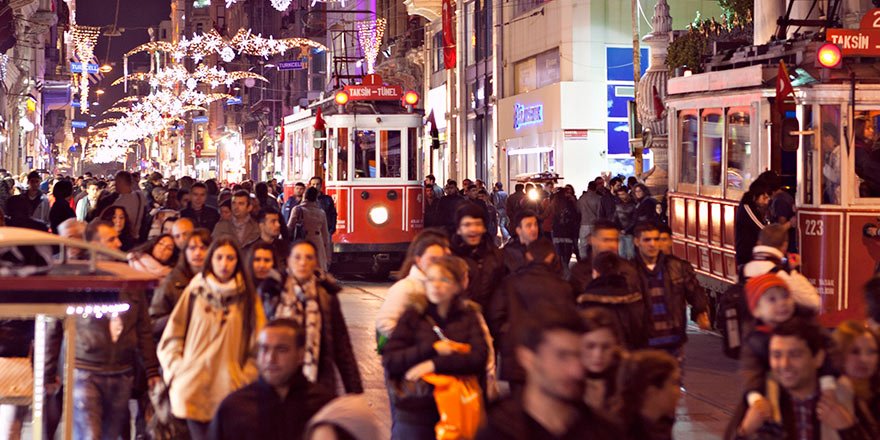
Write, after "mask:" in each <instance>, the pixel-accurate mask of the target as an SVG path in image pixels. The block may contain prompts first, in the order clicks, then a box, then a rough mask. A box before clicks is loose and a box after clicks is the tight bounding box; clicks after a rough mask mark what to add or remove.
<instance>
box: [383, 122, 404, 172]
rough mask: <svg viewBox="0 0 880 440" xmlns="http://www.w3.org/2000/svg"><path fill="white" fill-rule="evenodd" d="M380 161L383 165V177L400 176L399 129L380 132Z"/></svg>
mask: <svg viewBox="0 0 880 440" xmlns="http://www.w3.org/2000/svg"><path fill="white" fill-rule="evenodd" d="M379 133H380V134H381V135H380V140H381V142H379V161H380V163H381V165H382V170H381V171H382V177H400V162H401V155H400V147H401V145H400V141H401V136H400V132H399V131H386V130H382V131H380V132H379Z"/></svg>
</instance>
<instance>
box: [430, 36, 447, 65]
mask: <svg viewBox="0 0 880 440" xmlns="http://www.w3.org/2000/svg"><path fill="white" fill-rule="evenodd" d="M443 48H444V46H443V32H442V31H441V32H437V33H436V34H434V56H433V60H432V62H433V64H434V72H439V71H441V70H443V68H444V67H446V66H445V64H444V61H443Z"/></svg>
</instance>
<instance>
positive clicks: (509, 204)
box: [504, 191, 526, 221]
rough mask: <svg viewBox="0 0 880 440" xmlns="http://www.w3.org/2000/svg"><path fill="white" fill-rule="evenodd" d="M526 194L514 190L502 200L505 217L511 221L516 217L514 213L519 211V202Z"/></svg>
mask: <svg viewBox="0 0 880 440" xmlns="http://www.w3.org/2000/svg"><path fill="white" fill-rule="evenodd" d="M525 196H526V193H524V192H523V191H516V192H514V193H513V194H511V195H510V196H508V197H507V201H505V202H504V204H505V208H506V214H507V217H508V218H509V219H510V221H513V219H514V218H516V215H517V214H518V213H519V210H520V209H521V208H520V202H521V201H522V199H523V198H524V197H525Z"/></svg>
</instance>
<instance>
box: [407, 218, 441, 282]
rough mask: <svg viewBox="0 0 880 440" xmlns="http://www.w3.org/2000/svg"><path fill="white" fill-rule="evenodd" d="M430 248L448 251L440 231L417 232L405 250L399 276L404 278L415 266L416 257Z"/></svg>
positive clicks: (431, 229) (429, 229) (426, 230)
mask: <svg viewBox="0 0 880 440" xmlns="http://www.w3.org/2000/svg"><path fill="white" fill-rule="evenodd" d="M431 246H442V247H444V248H446V249H449V239H448V238H446V233H445V232H444V231H443V230H441V229H434V228H428V229H425V230H423V231H422V232H419V233H418V235H416V237H415V238H414V239H413V241H412V243H410V244H409V247H408V248H407V249H406V258H405V259H404V260H403V264H402V265H401V266H400V276H401V278H405V277H406V276H407V275H408V274H409V270H410V269H411V268H412V267H413V265H415V264H416V257H420V256H422V254H424V253H425V251H427V250H428V248H429V247H431Z"/></svg>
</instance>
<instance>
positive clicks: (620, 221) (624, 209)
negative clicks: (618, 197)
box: [614, 202, 636, 235]
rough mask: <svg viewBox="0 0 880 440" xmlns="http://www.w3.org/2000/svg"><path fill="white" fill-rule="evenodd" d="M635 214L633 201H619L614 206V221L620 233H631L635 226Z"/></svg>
mask: <svg viewBox="0 0 880 440" xmlns="http://www.w3.org/2000/svg"><path fill="white" fill-rule="evenodd" d="M635 214H636V204H635V203H633V202H620V203H618V204H617V206H615V207H614V222H615V223H617V227H618V228H620V231H621V233H623V234H629V235H632V233H633V229H634V228H635V226H636V216H635Z"/></svg>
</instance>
